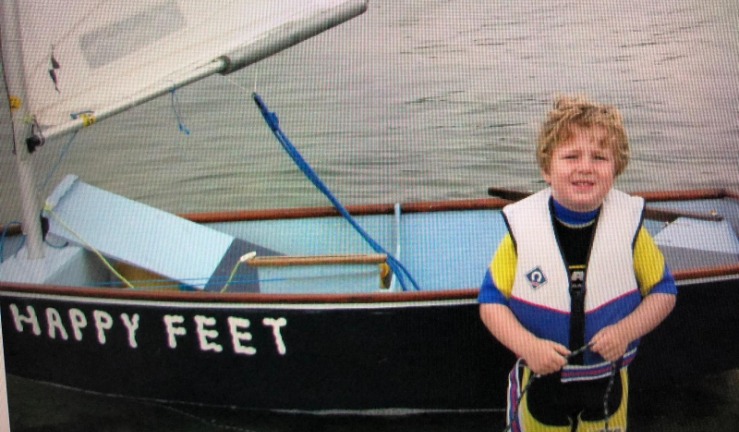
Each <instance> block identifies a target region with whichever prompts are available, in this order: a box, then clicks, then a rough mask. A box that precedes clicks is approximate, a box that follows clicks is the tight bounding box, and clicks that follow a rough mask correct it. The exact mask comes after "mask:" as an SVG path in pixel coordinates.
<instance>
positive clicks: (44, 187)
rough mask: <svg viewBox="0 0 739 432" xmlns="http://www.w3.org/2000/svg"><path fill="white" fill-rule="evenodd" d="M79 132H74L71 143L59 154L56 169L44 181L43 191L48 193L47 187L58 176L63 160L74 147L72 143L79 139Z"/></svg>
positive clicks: (65, 145)
mask: <svg viewBox="0 0 739 432" xmlns="http://www.w3.org/2000/svg"><path fill="white" fill-rule="evenodd" d="M77 132H79V130H76V131H74V133H73V134H72V136H71V137H70V138H69V141H67V143H66V144H64V147H62V151H61V152H59V159H57V161H56V163H55V164H54V167H53V168H52V169H51V171H49V174H47V175H46V179H44V182H43V184H42V185H41V191H44V192H45V191H46V187H47V186H48V185H49V181H50V180H51V178H52V177H54V174H56V171H57V170H58V169H59V166H60V165H61V163H62V160H63V159H64V158H65V157H66V155H67V152H68V151H69V149H70V148H71V147H72V143H73V142H74V139H75V138H76V137H77Z"/></svg>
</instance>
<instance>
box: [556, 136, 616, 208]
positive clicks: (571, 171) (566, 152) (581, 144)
mask: <svg viewBox="0 0 739 432" xmlns="http://www.w3.org/2000/svg"><path fill="white" fill-rule="evenodd" d="M573 132H574V133H573V135H572V137H571V138H570V139H569V140H567V141H565V142H562V143H560V144H559V145H557V147H555V149H554V151H553V152H552V158H551V162H550V164H549V172H544V173H543V176H544V180H546V182H547V183H549V185H550V186H551V187H552V196H553V197H554V199H556V200H557V201H558V202H559V203H560V204H562V205H563V206H565V207H567V208H568V209H570V210H574V211H579V212H586V211H592V210H595V209H597V208H598V207H600V205H601V204H602V203H603V199H604V198H605V196H606V194H608V192H609V191H610V190H611V187H613V182H614V180H615V178H616V162H615V155H614V151H613V149H612V148H610V147H606V146H601V144H600V143H601V142H602V140H603V138H604V136H605V131H604V130H603V129H601V128H588V129H584V128H579V127H575V128H574V129H573Z"/></svg>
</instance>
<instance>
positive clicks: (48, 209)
mask: <svg viewBox="0 0 739 432" xmlns="http://www.w3.org/2000/svg"><path fill="white" fill-rule="evenodd" d="M44 211H46V212H47V213H48V214H49V215H50V216H51V217H52V218H53V219H54V220H55V221H57V222H58V223H59V225H61V226H62V227H63V228H64V229H66V230H67V231H69V232H70V233H71V234H72V235H74V236H75V237H77V239H78V240H79V241H80V242H81V243H82V244H84V245H85V246H86V247H87V248H88V249H89V250H90V251H91V252H92V253H94V254H95V255H97V257H98V258H100V261H102V263H103V265H105V267H107V268H108V270H110V272H111V273H113V274H114V275H115V276H116V277H117V278H118V279H119V280H120V281H121V282H123V283H124V284H125V285H126V286H127V287H128V288H131V289H133V288H134V286H133V284H131V282H129V281H128V279H126V278H125V277H123V275H122V274H120V273H118V271H117V270H116V269H115V267H113V265H112V264H111V263H110V262H109V261H108V260H107V259H105V257H104V256H103V254H102V253H100V251H99V250H97V249H96V248H95V246H93V245H91V244H90V243H88V242H87V241H86V240H85V239H84V238H83V237H82V236H81V235H80V234H79V233H77V231H75V230H74V229H72V227H70V226H69V225H67V224H66V223H65V222H64V221H63V220H62V219H61V218H60V217H59V215H57V214H56V213H55V212H54V210H53V207H52V206H51V204H49V203H48V202H47V203H46V204H45V205H44Z"/></svg>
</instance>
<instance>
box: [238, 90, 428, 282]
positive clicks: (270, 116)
mask: <svg viewBox="0 0 739 432" xmlns="http://www.w3.org/2000/svg"><path fill="white" fill-rule="evenodd" d="M252 97H253V98H254V102H255V103H256V104H257V107H258V108H259V111H260V112H261V113H262V116H263V117H264V120H265V122H266V123H267V125H268V126H269V128H270V129H271V130H272V133H273V134H274V135H275V137H276V138H277V141H279V142H280V144H281V145H282V147H283V149H284V150H285V151H286V152H287V154H288V155H290V157H291V158H292V159H293V161H294V162H295V164H296V165H297V166H298V168H300V170H301V171H302V172H303V174H305V176H306V177H308V180H310V181H311V183H313V185H314V186H315V187H316V188H318V190H320V191H321V192H322V193H323V194H324V195H325V196H326V198H328V200H329V201H330V202H331V204H333V206H334V208H336V210H338V212H339V213H340V214H341V215H342V216H343V217H344V219H346V220H347V222H349V224H350V225H351V226H352V227H353V228H354V229H355V230H356V231H357V232H358V233H359V234H360V235H361V236H362V238H363V239H364V240H365V241H366V242H367V243H368V244H369V245H370V246H371V247H372V249H374V250H375V252H378V253H383V254H385V255H387V261H388V264H389V265H390V267H391V268H392V269H393V271H394V272H395V275H396V277H397V279H398V282H400V285H401V287H402V288H403V290H407V287H406V285H405V278H406V277H407V278H408V280H409V281H410V282H411V284H412V285H413V288H414V289H416V290H417V291H418V290H420V288H419V286H418V283H416V281H415V280H414V279H413V276H411V274H410V272H409V271H408V269H406V267H405V266H404V265H403V264H402V263H401V262H400V261H399V260H397V259H396V258H395V257H394V256H393V255H392V254H391V253H389V252H388V251H387V250H385V248H383V247H382V246H381V245H380V244H379V243H377V242H376V241H375V240H374V239H373V238H372V237H371V236H370V235H369V234H368V233H367V232H366V231H365V230H364V229H363V228H362V227H361V226H360V225H359V223H358V222H357V221H356V220H355V219H354V218H353V217H352V216H351V214H349V211H348V210H347V209H346V208H345V207H344V206H343V205H342V204H341V202H340V201H339V200H338V198H336V196H335V195H334V194H333V193H332V192H331V190H329V188H328V186H326V184H325V183H324V182H323V181H322V180H321V178H320V177H319V176H318V174H317V173H316V172H315V171H314V170H313V168H312V167H311V166H310V164H308V162H307V161H306V160H305V159H304V158H303V157H302V155H301V154H300V152H299V151H298V149H297V148H295V146H294V145H293V144H292V143H291V142H290V140H289V139H288V137H287V135H285V133H284V132H283V131H282V129H281V128H280V125H279V120H278V119H277V115H276V114H275V113H273V112H271V111H269V108H268V107H267V105H266V104H265V103H264V101H263V100H262V98H261V97H260V96H259V95H258V94H257V93H253V94H252Z"/></svg>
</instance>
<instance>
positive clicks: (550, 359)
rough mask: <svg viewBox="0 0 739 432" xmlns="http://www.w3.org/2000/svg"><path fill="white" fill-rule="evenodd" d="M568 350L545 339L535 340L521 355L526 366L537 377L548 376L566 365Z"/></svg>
mask: <svg viewBox="0 0 739 432" xmlns="http://www.w3.org/2000/svg"><path fill="white" fill-rule="evenodd" d="M569 354H570V350H568V349H567V347H565V346H564V345H561V344H558V343H556V342H552V341H550V340H546V339H537V340H536V341H535V342H534V343H532V344H530V345H529V346H528V349H527V350H526V352H525V353H524V355H523V359H524V360H525V361H526V365H527V366H528V367H529V369H531V371H532V372H534V373H535V374H538V375H548V374H550V373H554V372H557V371H559V370H561V369H562V368H563V367H564V366H565V365H566V364H567V356H568V355H569Z"/></svg>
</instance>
